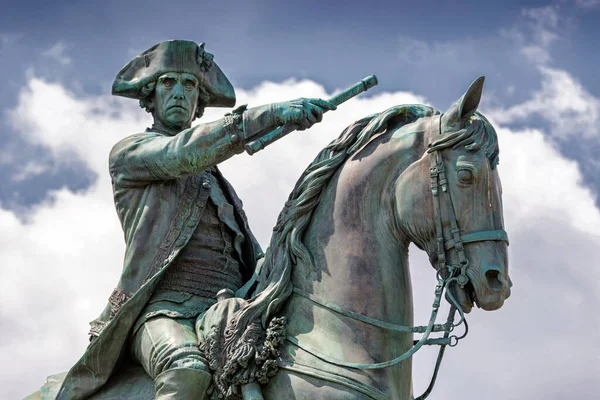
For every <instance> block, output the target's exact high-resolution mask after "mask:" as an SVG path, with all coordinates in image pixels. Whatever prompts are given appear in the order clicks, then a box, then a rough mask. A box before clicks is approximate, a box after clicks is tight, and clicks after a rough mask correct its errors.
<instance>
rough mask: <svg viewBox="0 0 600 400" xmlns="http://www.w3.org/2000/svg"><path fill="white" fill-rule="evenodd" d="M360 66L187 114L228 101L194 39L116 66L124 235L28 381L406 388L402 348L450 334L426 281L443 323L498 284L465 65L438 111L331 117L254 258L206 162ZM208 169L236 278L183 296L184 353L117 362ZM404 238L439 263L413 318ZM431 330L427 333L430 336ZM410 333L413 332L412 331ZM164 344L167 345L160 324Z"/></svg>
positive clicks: (311, 119) (221, 78)
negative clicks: (135, 124) (123, 101)
mask: <svg viewBox="0 0 600 400" xmlns="http://www.w3.org/2000/svg"><path fill="white" fill-rule="evenodd" d="M374 83H376V80H375V78H374V77H370V78H367V79H366V80H364V81H361V82H359V83H358V84H357V85H355V86H353V87H351V88H349V90H348V91H346V92H344V93H342V94H341V95H338V96H336V97H335V98H332V99H330V101H326V100H322V99H304V98H300V99H296V100H292V101H287V102H281V103H274V104H267V105H263V106H258V107H252V108H247V107H246V106H242V107H238V108H237V109H236V110H234V111H233V112H232V113H229V114H226V115H225V116H224V118H222V119H220V120H217V121H214V122H210V123H201V124H198V125H196V126H193V127H192V126H191V123H192V121H193V120H194V119H195V118H198V117H200V116H202V113H203V111H204V108H205V107H232V106H233V105H234V104H235V92H234V90H233V87H232V86H231V84H230V83H229V80H228V79H227V77H226V76H225V74H224V73H223V71H222V70H221V69H220V68H219V67H218V66H217V64H216V63H215V61H214V59H213V56H212V54H210V53H207V52H206V51H205V50H204V45H203V44H202V45H200V46H198V45H197V44H196V43H194V42H189V41H168V42H163V43H160V44H158V45H156V46H154V47H152V48H150V49H149V50H147V51H146V52H144V53H142V54H141V55H139V56H138V57H136V58H135V59H134V60H132V61H131V62H130V63H129V64H128V65H126V66H125V67H124V68H123V69H122V70H121V72H119V74H118V75H117V77H116V79H115V83H114V85H113V94H115V95H120V96H125V97H130V98H134V99H137V100H139V101H140V105H141V106H142V108H144V109H146V111H148V112H151V113H152V115H153V117H154V125H153V126H152V127H151V128H149V129H148V130H147V131H146V132H142V133H138V134H134V135H132V136H129V137H127V138H125V139H123V140H122V141H120V142H119V143H117V144H116V145H115V146H114V148H113V150H112V151H111V155H110V172H111V178H112V181H113V189H114V196H115V204H116V207H117V213H118V215H119V218H120V219H121V223H122V226H123V230H124V233H125V239H126V244H127V247H126V255H125V263H124V268H123V273H122V276H121V278H120V280H119V283H118V285H117V287H116V289H115V291H114V292H113V294H112V295H111V296H110V299H109V302H108V304H107V306H106V308H105V310H104V311H103V312H102V314H101V315H100V317H99V318H98V319H97V320H95V321H94V322H93V323H92V329H91V331H90V334H91V338H92V341H91V343H90V345H89V347H88V349H87V351H86V353H85V354H84V355H83V356H82V358H81V359H80V360H79V361H78V362H77V363H76V364H75V365H74V366H73V367H72V368H71V370H70V371H69V372H68V373H67V374H59V375H55V376H53V377H51V378H49V380H48V382H47V384H46V385H45V386H44V387H43V389H42V391H41V392H39V393H36V394H34V395H32V396H30V398H31V399H34V398H44V399H52V398H56V399H83V398H91V399H109V398H140V399H142V398H148V399H150V398H152V397H153V396H156V398H157V399H167V398H169V399H174V398H177V399H188V398H190V399H191V398H203V397H205V396H206V398H219V396H224V397H225V398H228V399H236V398H244V399H260V398H263V397H264V398H266V399H281V398H297V399H314V398H328V399H338V398H339V399H341V398H343V399H401V400H405V399H406V400H408V399H412V398H413V397H414V396H413V393H412V371H411V359H410V355H412V354H413V353H414V352H415V351H416V350H418V348H419V347H420V346H421V345H425V344H439V345H442V348H444V347H445V346H446V345H447V344H448V343H450V340H452V337H450V335H449V326H450V325H451V324H452V322H451V321H452V320H449V321H448V322H447V323H446V324H436V323H435V321H434V319H435V318H434V317H435V316H436V314H437V308H438V305H439V301H440V299H441V298H442V290H447V292H446V293H447V295H446V298H448V299H450V300H451V302H452V303H453V306H454V309H457V310H458V311H459V314H460V316H461V320H460V321H459V322H462V320H463V317H464V314H463V312H465V313H466V312H469V311H471V308H472V307H473V305H474V304H477V305H478V306H479V307H481V308H483V309H486V310H494V309H497V308H499V307H501V306H502V304H503V302H504V300H505V299H506V298H507V297H508V295H509V294H510V280H509V277H508V264H507V257H506V246H507V244H508V238H507V236H506V233H505V232H504V227H503V217H502V203H501V187H500V180H499V177H498V173H497V170H496V168H495V167H496V165H497V162H498V145H497V138H496V133H495V131H494V129H493V127H492V126H491V124H489V122H488V121H487V120H486V119H485V117H483V116H482V115H481V114H479V113H477V111H476V110H477V107H478V105H479V100H480V97H481V93H482V88H483V78H480V79H478V80H476V81H475V82H474V83H473V84H472V85H471V87H470V88H469V89H468V90H467V92H466V93H465V95H464V96H462V97H461V98H460V99H459V100H458V101H457V102H456V103H455V104H454V105H453V106H452V107H451V108H450V109H449V110H448V111H447V112H446V113H444V114H442V115H440V113H439V112H438V111H436V110H434V109H433V108H431V107H427V106H421V105H402V106H394V107H391V108H389V109H387V110H385V111H382V112H381V113H378V114H375V115H371V116H368V117H364V118H362V119H359V120H358V121H357V122H355V123H353V124H351V125H350V126H348V127H347V128H346V129H345V130H344V131H343V132H342V133H341V135H340V136H339V137H338V138H337V139H336V140H334V141H333V142H332V143H330V144H329V145H328V146H327V147H326V148H325V149H323V150H322V151H321V152H320V153H319V154H318V155H317V157H316V158H315V161H314V162H313V163H311V165H310V166H309V167H308V168H307V169H306V171H305V172H304V173H303V174H302V176H301V177H300V179H299V180H298V182H297V184H296V186H295V188H294V190H293V192H292V193H291V194H290V197H289V200H288V202H287V203H286V204H285V206H284V208H283V210H282V212H281V214H280V216H279V218H278V222H277V225H276V227H275V228H274V234H273V236H272V239H271V243H270V246H269V248H268V249H267V251H266V254H265V255H264V256H265V257H264V260H261V262H260V263H258V265H262V266H261V267H260V268H257V261H258V260H260V259H261V258H262V257H263V253H262V251H261V249H260V246H259V245H258V243H257V242H256V240H255V239H254V236H253V235H252V233H251V231H250V228H249V226H248V223H247V219H246V216H245V214H244V212H243V209H242V206H241V202H240V200H239V199H238V197H237V195H236V194H235V191H234V190H233V188H232V187H231V185H229V183H228V182H227V181H226V180H225V178H224V177H223V176H222V175H221V174H220V172H218V169H216V166H217V165H218V164H219V163H221V162H223V161H224V160H226V159H228V158H230V157H232V156H234V155H236V154H239V153H241V152H243V151H244V150H246V151H247V152H248V153H250V154H252V153H253V152H255V151H258V150H260V149H261V148H263V147H265V146H266V145H268V144H269V143H271V142H273V141H274V140H277V139H279V138H280V137H282V136H284V135H285V134H287V133H289V132H291V131H293V130H302V129H307V128H309V127H310V126H312V125H313V124H315V123H317V122H319V121H321V118H322V116H323V113H324V112H326V111H328V110H334V109H335V108H336V106H337V105H339V104H341V102H342V101H345V100H347V99H348V98H350V97H351V96H354V95H356V94H358V93H360V92H361V91H363V90H366V89H367V88H368V87H369V85H371V86H372V85H373V84H374ZM340 96H341V97H340ZM358 117H360V116H358ZM210 182H213V183H212V184H216V185H218V187H219V188H221V189H222V192H223V193H224V196H225V198H226V200H227V202H229V203H230V206H231V209H232V213H231V217H230V218H229V219H227V218H226V217H223V215H221V214H219V215H218V217H219V218H218V219H215V220H214V221H216V222H215V223H216V224H217V225H218V226H226V227H228V228H227V229H229V228H231V230H230V231H231V232H234V231H239V234H240V235H241V237H242V239H241V240H239V241H238V242H235V240H234V239H233V237H232V239H231V240H230V242H231V243H234V242H235V243H237V244H238V245H237V246H236V248H235V249H236V251H230V252H229V253H228V254H231V255H232V256H231V257H236V259H237V260H239V261H238V262H239V265H240V267H239V268H240V270H239V272H240V276H241V277H242V280H243V284H242V286H239V287H238V286H236V287H238V289H237V292H236V293H235V294H234V293H233V292H232V291H231V290H229V291H224V292H222V293H221V294H219V295H218V296H217V295H215V296H214V298H213V299H212V300H213V301H212V302H208V303H207V305H206V307H205V308H204V309H202V310H198V313H197V314H198V315H197V316H198V319H197V321H196V323H195V326H194V324H191V325H190V327H191V328H190V329H191V331H190V332H192V333H191V334H192V335H195V336H192V337H193V338H194V339H193V340H195V341H196V342H194V343H192V344H193V346H192V347H193V348H194V351H195V353H194V357H192V356H190V354H187V353H186V354H187V355H182V356H174V357H173V359H169V360H170V363H171V364H169V365H173V366H172V367H168V366H167V367H164V366H160V368H159V366H155V365H150V366H149V367H147V368H150V369H152V370H153V371H154V370H156V372H157V376H153V378H154V379H152V378H151V377H150V376H148V373H147V372H146V371H144V369H143V368H142V367H140V366H136V365H134V364H132V363H131V362H130V361H128V359H129V358H130V353H131V351H130V350H129V349H128V346H129V343H130V335H131V330H132V327H133V326H134V324H135V323H136V320H138V317H139V316H140V313H141V312H142V310H143V309H144V307H145V306H146V305H147V303H148V301H149V300H150V299H151V298H152V296H153V293H156V292H157V290H158V291H159V290H161V279H162V278H163V276H165V274H166V272H167V271H168V270H169V267H170V266H171V265H176V264H177V262H178V260H179V259H180V258H178V256H179V255H180V254H182V252H183V251H184V250H185V251H186V254H189V252H190V251H189V249H190V247H189V246H192V245H191V244H190V243H194V246H195V244H196V243H201V242H202V240H203V231H202V230H201V229H200V228H198V227H199V226H204V225H202V223H203V222H202V221H206V219H203V218H204V217H205V216H206V214H205V211H204V210H205V209H207V207H206V204H207V202H210V201H212V200H211V199H212V198H213V197H211V196H214V193H213V194H212V195H211V193H212V192H211V190H210V186H211V183H210ZM219 204H221V203H219ZM222 207H224V208H227V207H226V206H222ZM199 224H200V225H199ZM198 229H200V231H199V230H198ZM223 229H224V230H223V232H226V231H227V230H226V229H225V228H223ZM227 232H229V231H227ZM411 242H412V243H415V244H416V245H417V246H418V247H419V248H421V249H423V250H424V251H426V252H427V253H428V255H429V257H430V259H431V261H432V265H433V266H434V268H436V269H437V271H438V276H439V278H440V280H439V282H438V288H437V289H436V297H435V298H436V301H435V302H434V303H435V304H434V307H433V310H432V318H431V319H430V321H429V323H428V324H427V325H423V326H414V325H415V324H414V322H413V307H412V289H411V284H410V272H409V268H408V245H409V243H411ZM224 243H229V242H227V240H226V241H225V242H224ZM199 261H202V260H199ZM263 261H264V262H263ZM174 263H175V264H174ZM216 264H217V266H218V262H217V263H216ZM219 268H221V267H219ZM223 268H224V267H223ZM206 285H207V286H206V287H204V288H203V287H202V285H200V287H199V290H200V289H206V290H208V286H209V285H208V283H206ZM196 289H198V288H196ZM184 294H185V292H184ZM189 296H194V294H193V293H189ZM189 296H187V294H186V296H185V298H186V300H185V301H191V300H189V299H190V297H189ZM217 297H218V299H217ZM217 300H219V301H218V302H217ZM169 301H175V300H173V299H170V300H169ZM182 301H183V300H182ZM192 303H193V302H192ZM192 303H189V304H192ZM181 304H188V303H181ZM194 304H199V303H194ZM210 304H213V305H212V306H210ZM209 306H210V307H209ZM177 307H179V308H177ZM177 307H175V308H173V309H169V310H166V311H165V312H164V313H163V314H162V315H163V317H164V316H167V317H169V316H170V317H169V318H171V319H173V320H175V321H176V320H177V318H178V317H177V316H176V315H175V314H173V313H175V312H176V311H177V312H183V313H185V310H182V308H181V306H177ZM184 308H185V307H184ZM169 313H171V314H169ZM282 315H285V319H283V318H280V316H282ZM286 321H287V327H286ZM169 323H170V322H169ZM142 329H143V328H142ZM286 329H287V333H286ZM194 332H195V333H194ZM432 332H433V333H435V332H444V336H443V337H438V338H437V339H433V336H431V337H429V336H430V334H431V333H432ZM414 333H424V336H423V338H422V339H421V340H420V341H419V342H418V343H417V345H416V346H415V345H414V342H413V340H414V337H413V334H414ZM286 336H287V338H286ZM170 339H173V338H169V337H167V338H166V341H167V342H169V340H170ZM455 340H456V337H455ZM196 345H198V346H196ZM140 346H141V347H142V350H144V349H145V350H144V351H146V350H147V351H148V352H152V351H154V350H152V349H151V348H147V349H146V348H145V347H144V346H147V344H141V345H140ZM169 346H173V349H175V348H176V344H175V339H173V344H172V345H167V350H168V349H169ZM190 348H191V347H190ZM140 351H141V350H140ZM403 354H404V355H403ZM186 357H187V358H186ZM159 358H160V357H159ZM161 365H162V364H161ZM163 367H164V368H163ZM145 368H146V367H145ZM147 370H148V369H147ZM258 384H260V385H261V387H262V389H261V388H260V387H259V386H258ZM261 391H262V393H261ZM155 392H156V393H155ZM449 395H450V396H452V394H449ZM169 396H171V397H169Z"/></svg>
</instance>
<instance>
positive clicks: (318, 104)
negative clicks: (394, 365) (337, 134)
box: [243, 98, 337, 141]
mask: <svg viewBox="0 0 600 400" xmlns="http://www.w3.org/2000/svg"><path fill="white" fill-rule="evenodd" d="M336 108H337V107H336V106H335V105H333V104H331V103H330V102H328V101H327V100H323V99H305V98H300V99H296V100H292V101H283V102H281V103H271V104H265V105H264V106H258V107H252V108H249V109H247V110H246V111H245V112H244V113H243V118H244V123H243V131H244V132H243V137H244V139H245V140H246V141H248V140H250V139H253V138H255V137H260V136H262V135H263V134H265V133H267V132H270V131H272V130H273V129H275V128H278V127H280V126H283V125H286V124H289V123H293V124H296V125H298V126H299V128H298V129H299V130H304V129H306V128H309V127H311V126H312V125H314V124H315V123H317V122H320V121H321V120H322V119H323V113H324V112H325V110H335V109H336Z"/></svg>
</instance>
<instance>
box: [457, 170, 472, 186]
mask: <svg viewBox="0 0 600 400" xmlns="http://www.w3.org/2000/svg"><path fill="white" fill-rule="evenodd" d="M457 175H458V180H459V181H460V182H461V183H473V171H471V170H470V169H459V170H458V173H457Z"/></svg>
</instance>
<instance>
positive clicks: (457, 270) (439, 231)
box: [287, 114, 508, 400]
mask: <svg viewBox="0 0 600 400" xmlns="http://www.w3.org/2000/svg"><path fill="white" fill-rule="evenodd" d="M441 118H442V115H441V114H439V115H434V116H432V117H431V122H430V125H429V138H430V143H429V147H430V150H428V153H430V154H431V156H430V160H431V161H430V163H431V164H430V169H429V174H430V178H431V192H432V194H433V209H434V220H435V221H434V222H435V230H436V246H437V249H436V251H437V262H436V264H437V266H436V271H437V279H438V284H437V285H436V287H435V294H434V300H433V304H432V307H431V308H432V309H431V315H430V318H429V322H428V324H427V325H424V326H404V325H398V324H392V323H389V322H385V321H381V320H379V319H375V318H371V317H367V316H365V315H362V314H358V313H356V312H353V311H349V310H345V309H343V308H342V307H340V306H338V305H336V304H333V303H329V302H326V301H323V300H322V299H319V298H318V297H317V296H315V295H313V294H312V293H308V292H306V291H304V290H302V289H300V288H298V287H294V288H293V293H294V294H296V295H298V296H301V297H303V298H305V299H308V300H309V301H311V302H313V303H315V304H316V305H318V306H320V307H323V308H326V309H328V310H330V311H332V312H335V313H337V314H340V315H342V316H345V317H348V318H351V319H354V320H356V321H360V322H363V323H366V324H368V325H372V326H375V327H378V328H382V329H387V330H391V331H396V332H406V333H422V334H423V336H422V337H421V338H420V339H419V340H415V341H414V342H413V346H412V347H411V348H410V349H409V350H408V351H406V352H405V353H404V354H402V355H400V356H398V357H396V358H394V359H392V360H389V361H386V362H379V363H370V364H361V363H352V362H347V361H342V360H337V359H335V358H332V357H329V356H327V355H325V354H322V353H321V352H319V351H318V350H315V349H313V348H311V347H310V346H307V345H303V344H301V343H300V342H299V341H298V340H297V339H296V338H294V337H292V336H288V337H287V340H288V341H289V342H291V343H292V344H294V345H295V346H297V347H299V348H301V349H302V350H304V351H306V352H308V353H310V354H312V355H313V356H315V357H317V358H319V359H321V360H323V361H325V362H326V363H329V364H333V365H337V366H340V367H346V368H354V369H360V370H372V369H380V368H387V367H391V366H394V365H396V364H399V363H400V362H402V361H404V360H406V359H407V358H409V357H411V356H412V355H413V354H414V353H416V352H417V351H418V350H419V349H420V348H421V347H423V346H425V345H429V346H440V349H439V352H438V357H437V360H436V364H435V367H434V371H433V375H432V378H431V381H430V383H429V386H428V387H427V389H426V390H425V392H424V393H423V394H422V395H421V396H419V397H416V398H415V400H424V399H426V398H427V397H428V396H429V394H430V393H431V391H432V390H433V386H434V384H435V381H436V378H437V374H438V371H439V368H440V365H441V362H442V359H443V356H444V351H445V349H446V346H450V347H454V346H456V345H457V344H458V342H459V341H460V340H461V339H463V338H464V337H466V335H467V333H468V331H469V327H468V324H467V321H466V319H465V315H464V312H463V310H462V308H461V306H460V304H459V303H458V301H456V299H455V298H454V296H453V295H452V293H451V292H450V291H448V290H447V289H448V286H449V285H450V284H452V283H457V284H458V285H459V286H460V287H461V288H462V287H464V286H465V285H466V284H467V283H468V282H469V277H468V276H467V274H466V270H467V267H468V265H469V260H468V259H467V256H466V254H465V250H464V244H465V243H476V242H484V241H503V242H506V244H507V245H508V235H507V233H506V231H504V230H502V229H497V230H489V231H478V232H471V233H466V234H465V233H462V234H461V231H460V229H459V227H458V222H457V219H456V213H455V211H454V206H453V203H452V197H451V195H450V191H449V190H448V180H447V178H446V172H445V168H444V162H443V158H442V154H441V151H438V150H432V149H431V144H432V142H433V138H439V137H440V135H441ZM440 189H441V193H442V195H440ZM443 194H445V195H443ZM444 199H445V201H444ZM443 203H445V206H446V207H447V215H448V217H449V218H448V219H449V221H448V222H449V224H450V233H451V235H452V237H451V239H449V240H445V239H444V230H443V227H444V221H443V219H442V213H441V209H442V206H443ZM452 249H454V250H455V251H456V253H457V256H458V261H459V265H458V266H456V265H449V264H447V260H448V257H447V252H449V251H451V250H452ZM444 271H446V272H447V273H446V274H445V275H446V277H445V278H444V277H442V275H443V274H442V273H443V272H444ZM444 291H446V299H447V300H448V302H449V303H450V310H449V312H448V318H447V320H446V323H444V324H436V323H435V321H436V320H437V315H438V312H439V308H440V303H441V299H442V295H443V293H444ZM457 311H458V313H459V315H460V321H459V322H458V323H457V324H455V323H454V319H455V316H456V312H457ZM463 324H464V326H465V331H464V333H463V334H462V335H461V336H456V335H450V334H451V332H453V331H454V329H455V328H456V327H458V326H460V325H463ZM432 332H444V335H443V336H442V337H437V338H430V337H429V336H430V335H431V333H432Z"/></svg>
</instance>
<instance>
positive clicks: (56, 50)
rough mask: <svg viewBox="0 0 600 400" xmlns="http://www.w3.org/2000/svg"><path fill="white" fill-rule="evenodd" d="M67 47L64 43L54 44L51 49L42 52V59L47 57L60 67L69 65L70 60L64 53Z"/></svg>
mask: <svg viewBox="0 0 600 400" xmlns="http://www.w3.org/2000/svg"><path fill="white" fill-rule="evenodd" d="M66 50H67V46H66V45H65V43H64V42H60V41H59V42H56V43H55V44H54V45H53V46H52V47H50V48H49V49H47V50H45V51H43V52H42V55H43V56H44V57H49V58H52V59H54V60H55V61H58V62H59V63H60V64H62V65H68V64H70V63H71V58H70V57H68V56H67V55H66V54H65V52H66Z"/></svg>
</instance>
